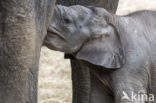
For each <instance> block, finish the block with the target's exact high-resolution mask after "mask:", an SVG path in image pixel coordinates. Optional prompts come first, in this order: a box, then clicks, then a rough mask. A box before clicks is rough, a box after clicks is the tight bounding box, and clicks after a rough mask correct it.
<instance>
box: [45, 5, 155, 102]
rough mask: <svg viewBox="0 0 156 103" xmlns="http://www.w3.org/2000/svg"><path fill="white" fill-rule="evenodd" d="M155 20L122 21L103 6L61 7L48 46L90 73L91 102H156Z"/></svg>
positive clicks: (147, 16) (142, 16) (145, 14)
mask: <svg viewBox="0 0 156 103" xmlns="http://www.w3.org/2000/svg"><path fill="white" fill-rule="evenodd" d="M155 18H156V12H154V11H138V12H135V13H131V14H129V15H125V16H117V15H114V14H111V13H109V12H107V11H106V10H105V9H103V8H98V7H83V6H79V5H77V6H70V7H65V6H61V5H59V6H57V7H56V8H55V13H54V18H53V21H52V23H51V25H50V26H49V29H48V34H47V36H46V39H45V44H46V46H48V47H49V48H50V49H53V50H58V51H62V52H65V53H68V54H71V55H73V57H74V58H75V59H77V60H79V62H80V63H82V64H84V65H86V67H87V68H89V70H90V71H91V72H90V75H91V77H90V78H91V84H90V85H91V86H88V88H89V87H91V90H90V97H89V103H104V102H106V103H147V102H149V103H155V100H154V98H155V95H156V89H155V87H156V82H155V81H156V76H155V73H156V65H155V63H156V59H155V57H156V54H155V52H154V51H156V47H155V46H156V42H155V39H156V35H155V34H156V29H155V26H156V21H155ZM78 82H83V81H78ZM84 103H88V102H84Z"/></svg>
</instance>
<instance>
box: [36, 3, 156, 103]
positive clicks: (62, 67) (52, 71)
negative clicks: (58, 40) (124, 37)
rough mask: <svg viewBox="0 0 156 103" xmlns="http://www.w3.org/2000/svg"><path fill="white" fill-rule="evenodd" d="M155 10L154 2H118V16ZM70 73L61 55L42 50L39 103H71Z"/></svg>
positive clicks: (67, 61) (44, 48) (68, 66)
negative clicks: (144, 10)
mask: <svg viewBox="0 0 156 103" xmlns="http://www.w3.org/2000/svg"><path fill="white" fill-rule="evenodd" d="M142 9H148V10H156V0H120V2H119V6H118V11H117V14H118V15H124V14H128V13H130V12H134V11H137V10H142ZM71 93H72V89H71V72H70V63H69V60H64V58H63V53H60V52H56V51H52V50H49V49H47V48H46V47H43V48H42V52H41V59H40V71H39V95H38V96H39V103H71V100H72V94H71Z"/></svg>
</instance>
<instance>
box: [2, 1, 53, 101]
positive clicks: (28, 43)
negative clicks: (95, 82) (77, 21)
mask: <svg viewBox="0 0 156 103" xmlns="http://www.w3.org/2000/svg"><path fill="white" fill-rule="evenodd" d="M54 3H55V0H1V1H0V103H37V87H38V86H37V82H38V64H39V55H40V48H41V45H42V39H43V38H44V36H45V34H46V32H45V31H46V29H47V26H48V24H47V23H48V22H49V21H48V20H50V19H51V18H52V14H53V8H54ZM48 13H49V15H47V14H48ZM41 16H42V17H41ZM47 16H48V17H47Z"/></svg>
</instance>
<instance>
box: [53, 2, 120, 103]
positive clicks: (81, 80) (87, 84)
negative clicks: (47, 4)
mask: <svg viewBox="0 0 156 103" xmlns="http://www.w3.org/2000/svg"><path fill="white" fill-rule="evenodd" d="M118 2H119V0H57V1H56V3H57V4H61V5H66V6H71V5H84V6H91V5H94V6H95V5H96V6H98V7H104V8H105V9H106V10H108V11H110V12H113V13H115V12H116V10H117V6H118ZM65 58H66V59H68V58H70V61H71V71H72V88H73V99H72V100H73V103H89V102H90V101H89V98H90V89H91V78H92V77H91V75H90V70H89V68H88V67H87V66H86V65H84V64H83V63H81V62H80V61H79V60H77V59H75V58H74V57H73V56H72V55H70V54H65Z"/></svg>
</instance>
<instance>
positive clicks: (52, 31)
mask: <svg viewBox="0 0 156 103" xmlns="http://www.w3.org/2000/svg"><path fill="white" fill-rule="evenodd" d="M48 33H50V35H48V36H51V37H53V36H54V35H55V36H58V37H59V38H61V39H63V40H66V39H65V37H64V36H63V35H62V34H61V33H60V32H58V30H56V29H55V28H50V29H49V30H48Z"/></svg>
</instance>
